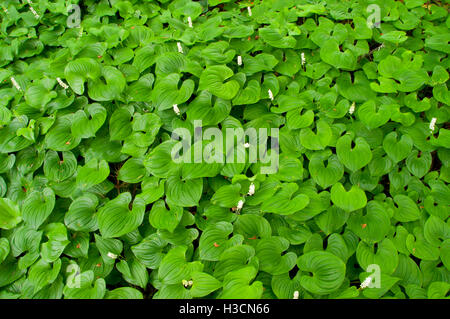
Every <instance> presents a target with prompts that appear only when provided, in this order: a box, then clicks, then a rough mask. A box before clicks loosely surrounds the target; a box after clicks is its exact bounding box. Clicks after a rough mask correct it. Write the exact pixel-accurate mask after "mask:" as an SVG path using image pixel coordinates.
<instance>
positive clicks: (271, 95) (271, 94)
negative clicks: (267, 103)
mask: <svg viewBox="0 0 450 319" xmlns="http://www.w3.org/2000/svg"><path fill="white" fill-rule="evenodd" d="M267 93H269V98H270V99H271V100H272V101H273V93H272V91H271V90H270V89H269V90H268V91H267Z"/></svg>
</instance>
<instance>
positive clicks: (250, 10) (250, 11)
mask: <svg viewBox="0 0 450 319" xmlns="http://www.w3.org/2000/svg"><path fill="white" fill-rule="evenodd" d="M247 11H248V15H249V16H250V17H251V16H252V8H250V7H247Z"/></svg>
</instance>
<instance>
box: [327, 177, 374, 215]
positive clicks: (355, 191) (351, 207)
mask: <svg viewBox="0 0 450 319" xmlns="http://www.w3.org/2000/svg"><path fill="white" fill-rule="evenodd" d="M331 200H332V202H333V203H334V204H335V205H336V206H337V207H339V208H341V209H343V210H345V211H348V212H352V211H355V210H358V209H361V208H363V207H365V206H366V204H367V197H366V194H365V192H364V191H363V190H362V189H360V188H359V187H358V186H356V185H353V186H352V187H351V189H350V190H349V191H348V192H347V191H346V190H345V188H344V186H342V184H341V183H339V182H338V183H336V184H334V185H333V187H331Z"/></svg>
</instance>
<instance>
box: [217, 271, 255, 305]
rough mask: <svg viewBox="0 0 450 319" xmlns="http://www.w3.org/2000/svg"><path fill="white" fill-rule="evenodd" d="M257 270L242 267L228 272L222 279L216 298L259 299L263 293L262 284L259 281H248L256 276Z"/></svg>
mask: <svg viewBox="0 0 450 319" xmlns="http://www.w3.org/2000/svg"><path fill="white" fill-rule="evenodd" d="M257 272H258V271H257V270H256V269H255V268H254V267H252V266H248V267H244V268H242V269H239V270H235V271H232V272H229V273H228V274H227V275H225V278H224V280H223V290H222V292H221V293H220V294H219V295H218V296H217V298H218V299H237V298H239V299H259V298H261V296H262V293H263V284H262V282H260V281H254V282H252V283H250V282H251V281H252V280H253V279H254V278H255V276H256V274H257Z"/></svg>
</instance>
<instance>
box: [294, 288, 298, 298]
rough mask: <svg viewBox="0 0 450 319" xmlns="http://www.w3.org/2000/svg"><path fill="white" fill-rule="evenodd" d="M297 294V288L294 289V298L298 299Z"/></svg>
mask: <svg viewBox="0 0 450 319" xmlns="http://www.w3.org/2000/svg"><path fill="white" fill-rule="evenodd" d="M298 295H299V293H298V290H296V291H294V299H298Z"/></svg>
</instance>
